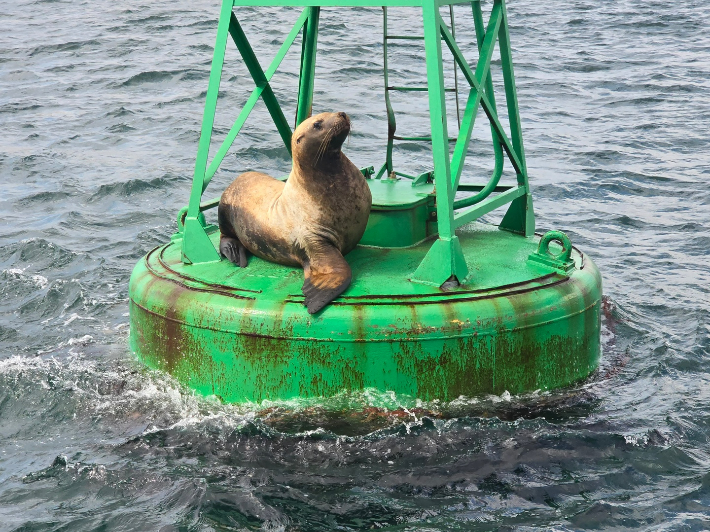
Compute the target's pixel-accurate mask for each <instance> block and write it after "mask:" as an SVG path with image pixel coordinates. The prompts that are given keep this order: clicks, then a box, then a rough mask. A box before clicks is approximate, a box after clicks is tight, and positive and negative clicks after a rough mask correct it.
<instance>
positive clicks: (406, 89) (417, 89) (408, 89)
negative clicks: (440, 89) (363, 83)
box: [387, 86, 456, 92]
mask: <svg viewBox="0 0 710 532" xmlns="http://www.w3.org/2000/svg"><path fill="white" fill-rule="evenodd" d="M387 90H388V91H400V92H427V91H428V90H429V87H400V86H395V87H387ZM444 92H456V89H444Z"/></svg>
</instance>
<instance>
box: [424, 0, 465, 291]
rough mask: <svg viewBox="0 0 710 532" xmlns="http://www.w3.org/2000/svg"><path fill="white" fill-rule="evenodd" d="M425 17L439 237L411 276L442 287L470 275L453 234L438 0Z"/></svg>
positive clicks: (428, 7)
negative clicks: (450, 280) (448, 282)
mask: <svg viewBox="0 0 710 532" xmlns="http://www.w3.org/2000/svg"><path fill="white" fill-rule="evenodd" d="M422 16H423V19H424V47H425V51H426V64H427V83H428V87H429V91H428V92H429V119H430V122H431V139H432V140H431V143H432V152H433V156H434V182H435V187H436V213H437V224H438V229H439V238H438V239H437V240H435V241H434V244H433V245H432V247H431V248H430V249H429V252H428V253H427V255H426V257H424V260H423V261H422V262H421V264H420V265H419V267H418V268H417V270H416V272H414V275H413V277H412V281H414V282H418V283H423V284H428V285H433V286H441V285H442V284H444V283H445V282H446V281H447V280H448V279H449V278H451V277H452V276H454V277H455V278H456V279H457V280H458V281H459V282H460V283H464V282H465V281H466V280H467V278H468V266H467V265H466V261H465V260H464V256H463V250H462V249H461V243H460V242H459V239H458V237H457V236H456V234H455V233H454V230H455V225H454V211H453V200H454V193H455V191H454V190H453V189H452V187H451V162H450V159H449V142H448V139H449V133H448V129H447V125H446V101H445V92H444V73H443V69H442V55H441V24H442V21H441V17H440V15H439V7H438V3H437V2H436V0H426V1H425V2H424V3H423V5H422Z"/></svg>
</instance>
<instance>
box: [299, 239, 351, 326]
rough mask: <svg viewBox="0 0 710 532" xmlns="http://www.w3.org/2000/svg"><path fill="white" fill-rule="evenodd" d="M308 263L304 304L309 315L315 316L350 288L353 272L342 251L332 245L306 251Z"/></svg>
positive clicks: (303, 289) (310, 248)
mask: <svg viewBox="0 0 710 532" xmlns="http://www.w3.org/2000/svg"><path fill="white" fill-rule="evenodd" d="M306 254H307V256H308V260H307V262H305V263H304V264H303V274H304V276H305V281H304V282H303V288H301V290H302V291H303V295H304V296H306V300H305V301H304V304H305V305H306V307H308V313H309V314H315V313H316V312H318V311H319V310H321V309H322V308H323V307H325V306H326V305H327V304H328V303H330V302H331V301H333V300H334V299H335V298H336V297H338V296H339V295H340V294H342V293H343V292H344V291H345V289H346V288H347V287H348V286H350V281H351V280H352V271H351V270H350V265H349V264H348V263H347V261H346V260H345V259H344V258H343V256H342V255H341V253H340V251H338V249H337V248H335V247H334V246H332V245H330V244H323V245H318V246H314V247H310V246H309V249H307V250H306Z"/></svg>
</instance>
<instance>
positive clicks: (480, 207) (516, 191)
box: [454, 186, 525, 227]
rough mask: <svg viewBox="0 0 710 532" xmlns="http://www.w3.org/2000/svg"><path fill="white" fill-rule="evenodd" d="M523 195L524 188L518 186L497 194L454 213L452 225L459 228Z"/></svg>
mask: <svg viewBox="0 0 710 532" xmlns="http://www.w3.org/2000/svg"><path fill="white" fill-rule="evenodd" d="M523 195H525V187H524V186H518V187H515V188H511V189H510V190H507V191H506V192H503V193H501V194H498V195H497V196H493V197H488V198H486V199H485V200H483V201H482V202H481V203H477V204H476V205H474V206H473V207H469V208H467V209H463V210H461V211H459V212H457V213H455V214H454V225H455V226H456V227H461V226H462V225H466V224H467V223H469V222H473V221H474V220H477V219H478V218H480V217H481V216H483V215H484V214H488V213H489V212H491V211H493V210H495V209H497V208H498V207H502V206H503V205H505V204H506V203H510V202H511V201H513V200H514V199H515V198H519V197H520V196H523Z"/></svg>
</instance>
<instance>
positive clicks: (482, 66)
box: [441, 2, 503, 190]
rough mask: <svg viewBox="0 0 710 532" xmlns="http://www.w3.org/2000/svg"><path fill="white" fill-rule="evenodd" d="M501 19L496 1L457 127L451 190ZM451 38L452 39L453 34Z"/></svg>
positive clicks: (456, 180) (456, 183)
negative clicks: (474, 82)
mask: <svg viewBox="0 0 710 532" xmlns="http://www.w3.org/2000/svg"><path fill="white" fill-rule="evenodd" d="M502 20H503V11H502V8H501V4H500V3H499V2H496V3H495V4H494V6H493V10H492V11H491V16H490V19H489V21H488V28H487V29H486V33H485V37H484V40H483V43H482V45H481V48H480V51H479V58H478V63H477V65H476V72H475V75H476V81H477V82H478V87H472V88H471V91H470V92H469V95H468V100H467V101H466V110H465V111H464V116H463V120H462V121H461V127H460V128H459V135H458V140H457V141H456V146H455V147H454V154H453V157H452V161H451V183H452V185H451V186H452V189H453V190H456V189H457V188H458V186H459V181H460V179H461V172H462V171H463V164H464V161H465V159H466V153H467V152H468V145H469V142H470V141H471V133H472V131H473V126H474V124H475V122H476V115H477V114H478V106H479V105H480V103H481V96H482V95H483V93H482V92H481V91H480V90H479V88H480V87H482V86H484V85H485V83H486V80H487V78H488V74H489V73H490V69H491V58H492V57H493V49H494V48H495V42H496V36H497V35H498V29H499V28H500V24H501V21H502ZM441 27H442V32H443V28H446V25H445V24H441ZM451 38H452V39H453V35H452V37H451ZM462 59H463V58H462ZM464 61H465V59H464Z"/></svg>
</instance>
